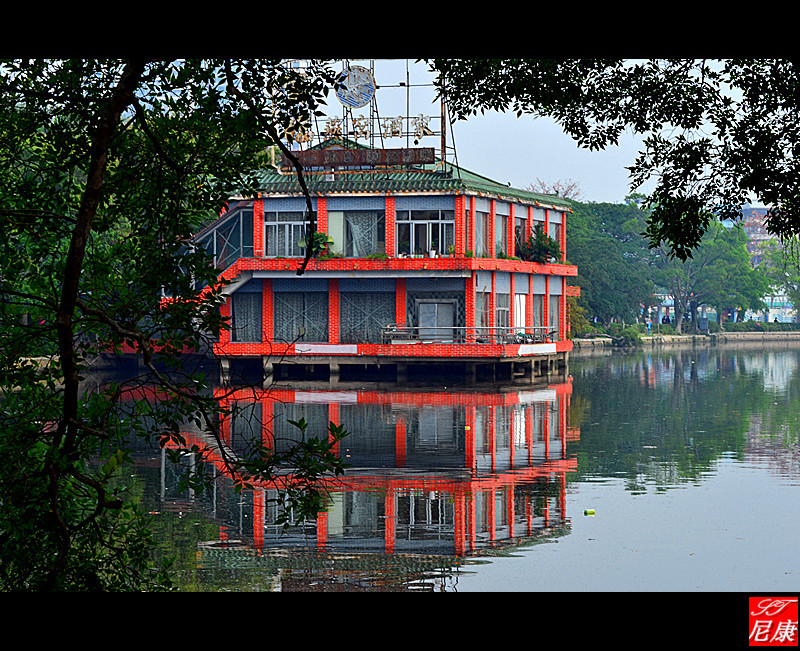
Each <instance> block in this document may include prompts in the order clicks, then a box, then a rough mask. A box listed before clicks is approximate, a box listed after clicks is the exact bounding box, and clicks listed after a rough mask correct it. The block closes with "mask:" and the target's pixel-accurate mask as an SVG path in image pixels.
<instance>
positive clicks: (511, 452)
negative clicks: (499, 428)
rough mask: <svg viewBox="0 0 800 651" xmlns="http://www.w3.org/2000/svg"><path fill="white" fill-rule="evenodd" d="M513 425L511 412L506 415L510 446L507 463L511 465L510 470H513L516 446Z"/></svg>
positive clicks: (513, 420) (515, 432)
mask: <svg viewBox="0 0 800 651" xmlns="http://www.w3.org/2000/svg"><path fill="white" fill-rule="evenodd" d="M515 425H516V422H515V419H514V414H513V412H509V413H508V431H509V433H510V434H509V440H510V445H509V446H508V448H509V449H508V452H509V463H510V464H511V465H510V466H509V467H510V468H511V470H513V469H514V450H515V449H516V447H517V445H516V437H517V431H516V427H515Z"/></svg>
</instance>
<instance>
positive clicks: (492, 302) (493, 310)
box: [489, 211, 497, 328]
mask: <svg viewBox="0 0 800 651" xmlns="http://www.w3.org/2000/svg"><path fill="white" fill-rule="evenodd" d="M492 212H494V211H492ZM490 219H491V218H490ZM492 232H494V229H492ZM489 252H490V253H491V250H490V251H489ZM496 296H497V273H496V272H494V271H493V272H492V291H491V293H490V294H489V327H490V328H496V327H497V299H496V298H495V297H496Z"/></svg>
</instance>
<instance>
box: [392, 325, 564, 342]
mask: <svg viewBox="0 0 800 651" xmlns="http://www.w3.org/2000/svg"><path fill="white" fill-rule="evenodd" d="M557 332H558V328H556V327H555V326H532V327H526V328H511V327H495V328H487V327H472V328H467V327H458V326H408V325H400V324H392V325H388V326H385V327H383V328H381V336H382V341H383V343H384V344H398V343H409V342H417V341H421V342H425V343H443V344H463V343H467V344H541V343H545V342H546V341H555V340H556V338H557V337H556V333H557Z"/></svg>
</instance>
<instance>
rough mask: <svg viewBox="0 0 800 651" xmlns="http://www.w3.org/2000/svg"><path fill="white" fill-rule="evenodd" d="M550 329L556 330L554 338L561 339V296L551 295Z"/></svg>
mask: <svg viewBox="0 0 800 651" xmlns="http://www.w3.org/2000/svg"><path fill="white" fill-rule="evenodd" d="M550 329H551V330H555V335H554V336H553V338H554V340H556V341H560V340H561V296H557V295H551V296H550Z"/></svg>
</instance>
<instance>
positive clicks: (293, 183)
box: [259, 143, 570, 210]
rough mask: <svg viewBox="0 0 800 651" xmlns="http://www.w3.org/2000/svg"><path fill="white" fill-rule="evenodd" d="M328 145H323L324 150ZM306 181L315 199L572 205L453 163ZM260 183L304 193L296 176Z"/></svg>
mask: <svg viewBox="0 0 800 651" xmlns="http://www.w3.org/2000/svg"><path fill="white" fill-rule="evenodd" d="M325 144H326V143H323V146H324V145H325ZM327 144H330V143H327ZM348 145H350V146H353V145H352V143H348ZM304 180H305V182H306V187H308V190H309V192H310V193H311V194H312V196H313V195H331V194H350V193H376V194H402V193H419V192H439V193H452V194H484V195H487V196H490V197H500V198H503V199H506V200H511V201H522V202H525V203H532V204H538V205H541V206H544V207H558V208H561V209H566V210H570V202H569V201H568V200H565V199H563V198H560V197H556V196H551V195H546V194H539V193H536V192H530V191H528V190H521V189H518V188H513V187H511V186H510V185H504V184H502V183H498V182H497V181H492V180H491V179H488V178H486V177H484V176H480V175H479V174H475V173H474V172H470V171H469V170H466V169H464V168H461V167H457V166H455V165H452V164H450V163H445V164H444V165H442V164H441V162H439V163H438V164H434V165H420V166H417V169H414V170H406V169H389V168H387V169H384V170H380V171H371V170H370V171H345V170H339V171H337V172H336V173H335V174H334V175H333V176H332V177H331V176H329V175H326V174H321V173H304ZM259 183H260V188H261V192H262V193H265V194H273V193H275V194H299V193H300V183H299V181H298V180H297V175H296V174H295V173H280V172H278V171H276V170H263V171H261V172H260V173H259Z"/></svg>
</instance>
